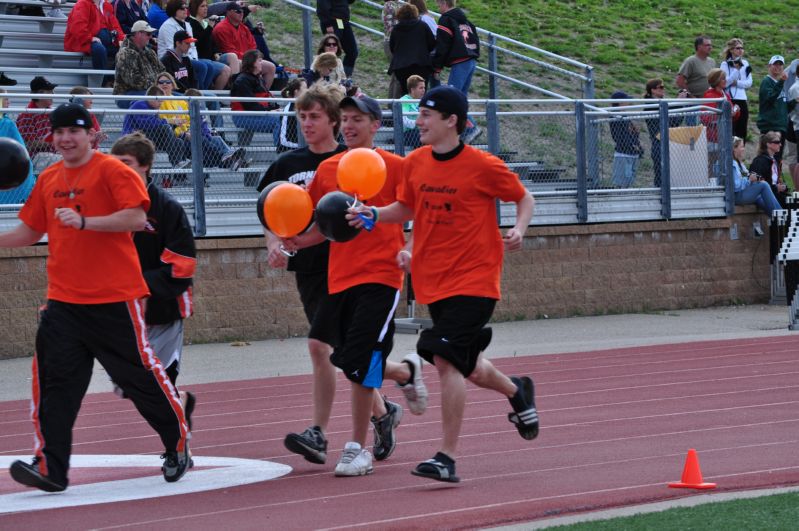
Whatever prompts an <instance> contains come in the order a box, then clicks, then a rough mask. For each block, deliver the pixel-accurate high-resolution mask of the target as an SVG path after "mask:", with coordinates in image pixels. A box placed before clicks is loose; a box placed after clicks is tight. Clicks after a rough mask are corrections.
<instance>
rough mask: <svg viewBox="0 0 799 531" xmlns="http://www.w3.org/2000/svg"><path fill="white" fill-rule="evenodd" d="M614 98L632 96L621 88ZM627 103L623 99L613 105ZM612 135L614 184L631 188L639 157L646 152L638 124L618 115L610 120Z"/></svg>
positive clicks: (618, 186) (613, 95)
mask: <svg viewBox="0 0 799 531" xmlns="http://www.w3.org/2000/svg"><path fill="white" fill-rule="evenodd" d="M610 98H611V99H614V100H628V99H630V96H629V95H628V94H627V93H626V92H622V91H621V90H619V91H616V92H614V93H613V94H612V95H611V96H610ZM625 105H627V104H626V103H623V102H622V101H616V102H613V104H612V106H613V107H622V106H625ZM610 136H611V137H613V142H614V143H615V148H614V153H613V186H614V187H615V188H630V187H631V186H632V185H633V183H634V182H635V174H636V171H637V169H638V159H640V158H641V155H643V153H644V148H643V147H642V146H641V139H640V132H639V131H638V126H637V125H635V123H633V121H632V120H630V119H629V118H627V117H625V116H617V117H616V118H614V119H613V120H611V121H610Z"/></svg>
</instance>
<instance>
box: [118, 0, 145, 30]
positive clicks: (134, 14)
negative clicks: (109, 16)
mask: <svg viewBox="0 0 799 531" xmlns="http://www.w3.org/2000/svg"><path fill="white" fill-rule="evenodd" d="M114 11H115V12H116V16H117V20H118V21H119V25H120V26H121V27H122V31H124V32H125V35H127V34H129V33H130V28H132V27H133V24H134V23H135V22H136V21H137V20H145V21H146V20H147V13H146V12H145V11H144V8H143V7H142V5H141V4H140V3H139V0H116V1H115V2H114Z"/></svg>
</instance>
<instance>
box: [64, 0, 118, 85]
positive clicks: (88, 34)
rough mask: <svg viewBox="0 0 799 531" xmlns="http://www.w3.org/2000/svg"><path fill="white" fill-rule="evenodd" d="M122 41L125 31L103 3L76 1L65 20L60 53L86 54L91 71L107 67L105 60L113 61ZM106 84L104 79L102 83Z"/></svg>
mask: <svg viewBox="0 0 799 531" xmlns="http://www.w3.org/2000/svg"><path fill="white" fill-rule="evenodd" d="M123 40H125V32H124V31H123V30H122V27H121V26H120V25H119V21H118V20H117V17H116V15H115V14H114V7H113V6H112V5H111V3H110V2H107V1H106V0H78V2H77V3H76V4H75V7H73V8H72V11H71V12H70V13H69V17H67V27H66V31H65V32H64V50H66V51H68V52H81V53H85V54H86V55H90V56H91V58H92V68H93V69H95V70H106V69H107V68H108V60H109V59H110V60H111V61H113V60H114V58H115V57H116V55H117V52H118V51H119V46H120V44H121V43H122V41H123ZM108 81H110V78H107V79H104V84H105V83H106V82H108Z"/></svg>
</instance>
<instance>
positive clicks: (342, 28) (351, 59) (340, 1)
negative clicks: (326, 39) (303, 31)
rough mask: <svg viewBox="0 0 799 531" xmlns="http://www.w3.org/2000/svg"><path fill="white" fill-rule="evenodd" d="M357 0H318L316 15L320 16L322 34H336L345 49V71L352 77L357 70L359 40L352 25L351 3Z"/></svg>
mask: <svg viewBox="0 0 799 531" xmlns="http://www.w3.org/2000/svg"><path fill="white" fill-rule="evenodd" d="M354 2H355V0H317V2H316V16H317V17H319V26H320V27H321V28H322V34H324V35H331V34H335V35H336V36H337V37H338V39H339V41H341V46H342V48H343V49H344V53H345V55H344V61H343V62H344V73H345V74H346V76H347V77H352V72H353V71H354V70H355V61H356V60H357V59H358V41H356V40H355V33H353V31H352V25H350V6H349V5H350V4H352V3H354Z"/></svg>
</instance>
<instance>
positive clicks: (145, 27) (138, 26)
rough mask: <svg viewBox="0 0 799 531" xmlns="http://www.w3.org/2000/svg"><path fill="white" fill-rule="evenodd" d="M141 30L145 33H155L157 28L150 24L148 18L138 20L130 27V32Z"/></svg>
mask: <svg viewBox="0 0 799 531" xmlns="http://www.w3.org/2000/svg"><path fill="white" fill-rule="evenodd" d="M140 31H143V32H145V33H153V32H154V31H155V28H154V27H152V26H150V24H148V23H147V21H146V20H137V21H136V22H134V23H133V26H131V27H130V33H131V35H132V34H134V33H138V32H140Z"/></svg>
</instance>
